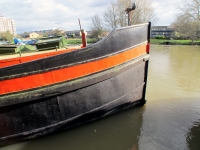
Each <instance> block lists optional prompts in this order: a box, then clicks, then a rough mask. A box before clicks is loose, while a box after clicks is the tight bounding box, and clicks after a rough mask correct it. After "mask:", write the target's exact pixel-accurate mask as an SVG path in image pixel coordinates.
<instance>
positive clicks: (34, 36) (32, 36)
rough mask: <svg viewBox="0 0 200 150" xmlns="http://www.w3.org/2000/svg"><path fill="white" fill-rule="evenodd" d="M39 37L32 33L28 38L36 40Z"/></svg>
mask: <svg viewBox="0 0 200 150" xmlns="http://www.w3.org/2000/svg"><path fill="white" fill-rule="evenodd" d="M38 37H39V34H37V33H35V32H32V33H30V34H29V38H31V39H37V38H38Z"/></svg>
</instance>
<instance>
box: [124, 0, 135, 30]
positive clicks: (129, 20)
mask: <svg viewBox="0 0 200 150" xmlns="http://www.w3.org/2000/svg"><path fill="white" fill-rule="evenodd" d="M135 9H136V4H135V2H134V3H133V5H132V7H129V8H126V10H125V12H126V14H128V26H130V25H131V18H130V13H131V11H132V10H135Z"/></svg>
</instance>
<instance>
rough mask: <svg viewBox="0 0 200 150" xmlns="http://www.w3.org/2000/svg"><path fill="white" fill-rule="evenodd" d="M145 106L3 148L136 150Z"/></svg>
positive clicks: (27, 149)
mask: <svg viewBox="0 0 200 150" xmlns="http://www.w3.org/2000/svg"><path fill="white" fill-rule="evenodd" d="M144 109H145V107H137V108H135V109H128V110H125V111H122V112H119V113H117V114H116V115H111V116H108V117H105V118H103V119H100V120H97V121H95V122H91V123H87V124H85V125H82V126H79V127H77V128H73V129H71V130H68V131H65V132H63V133H60V134H56V135H51V136H47V137H43V138H40V139H36V140H31V141H28V142H24V143H19V144H16V145H11V146H6V147H3V148H2V150H13V149H15V150H45V149H48V150H112V149H113V150H123V149H124V150H137V149H138V137H139V136H140V128H141V124H142V114H143V112H144Z"/></svg>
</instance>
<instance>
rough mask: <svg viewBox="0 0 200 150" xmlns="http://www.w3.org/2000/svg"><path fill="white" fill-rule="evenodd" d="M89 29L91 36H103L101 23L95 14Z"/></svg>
mask: <svg viewBox="0 0 200 150" xmlns="http://www.w3.org/2000/svg"><path fill="white" fill-rule="evenodd" d="M90 28H91V31H92V36H94V37H96V38H98V37H101V36H103V34H104V27H103V22H102V20H101V18H100V17H99V15H98V14H95V15H94V16H93V17H92V24H91V27H90Z"/></svg>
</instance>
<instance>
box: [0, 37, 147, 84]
mask: <svg viewBox="0 0 200 150" xmlns="http://www.w3.org/2000/svg"><path fill="white" fill-rule="evenodd" d="M145 44H146V45H147V44H148V41H147V40H146V41H144V42H142V43H139V44H137V45H134V46H132V47H129V48H126V49H123V50H119V51H117V52H114V53H110V54H107V55H104V56H101V57H97V58H93V59H88V60H85V61H80V62H76V63H71V64H66V65H62V66H57V67H52V68H47V69H43V70H42V71H41V70H37V71H32V72H29V73H26V72H25V73H23V74H22V73H20V74H15V75H10V76H3V77H0V81H1V80H6V79H12V78H17V77H24V76H29V75H32V74H38V73H45V72H49V71H53V70H57V69H62V68H69V67H73V66H77V65H80V64H84V63H88V62H93V61H98V60H101V59H104V58H107V57H111V56H114V55H117V54H120V53H123V52H125V51H128V50H130V49H133V48H136V47H138V46H141V45H145ZM78 50H82V49H78ZM78 50H75V51H78ZM87 50H88V49H87ZM71 52H74V51H71ZM71 52H69V53H71ZM58 55H62V54H58ZM58 55H56V56H58ZM50 57H55V56H50ZM50 57H48V58H50ZM40 60H41V59H40ZM34 61H39V60H34ZM26 63H29V62H25V63H24V64H26ZM20 65H21V64H17V65H15V66H16V67H17V66H20ZM9 67H12V66H8V67H5V68H9ZM1 69H3V68H0V70H1Z"/></svg>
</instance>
